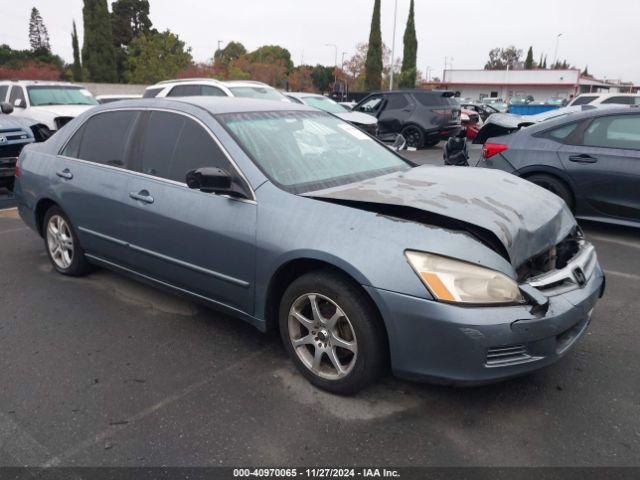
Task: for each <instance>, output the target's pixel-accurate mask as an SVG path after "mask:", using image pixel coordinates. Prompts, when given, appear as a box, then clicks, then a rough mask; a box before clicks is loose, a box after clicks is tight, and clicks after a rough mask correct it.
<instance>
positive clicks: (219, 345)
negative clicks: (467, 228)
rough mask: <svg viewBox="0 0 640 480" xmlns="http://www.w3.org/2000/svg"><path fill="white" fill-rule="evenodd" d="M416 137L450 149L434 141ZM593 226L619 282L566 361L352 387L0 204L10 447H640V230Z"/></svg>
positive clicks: (562, 457) (420, 461) (241, 452)
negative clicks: (315, 380)
mask: <svg viewBox="0 0 640 480" xmlns="http://www.w3.org/2000/svg"><path fill="white" fill-rule="evenodd" d="M408 155H410V156H411V157H412V158H414V159H415V160H417V161H418V162H419V163H433V164H438V165H439V164H442V152H441V150H440V149H438V148H436V149H432V150H428V151H426V152H418V153H415V152H409V153H408ZM472 157H473V154H472ZM3 201H5V203H4V205H5V206H6V205H9V203H8V202H9V201H8V200H6V199H5V200H3ZM0 208H1V206H0ZM583 227H584V228H585V230H586V232H587V235H588V237H589V238H590V239H591V241H592V242H593V243H594V244H595V245H596V247H597V249H598V255H599V258H600V262H601V264H602V265H603V267H604V269H605V271H606V273H607V292H606V295H605V297H604V298H603V299H602V300H601V301H600V303H599V304H598V306H597V308H596V311H595V313H594V317H593V323H592V325H591V327H590V330H589V331H588V333H587V334H586V335H585V337H584V338H583V339H582V340H581V341H580V342H579V343H578V344H577V346H576V347H575V348H574V349H573V350H572V351H571V352H570V353H569V354H568V355H567V356H566V357H565V358H564V359H563V360H562V361H560V362H559V363H557V364H555V365H553V366H551V367H549V368H547V369H545V370H542V371H540V372H537V373H535V374H532V375H530V376H527V377H524V378H519V379H515V380H511V381H508V382H504V383H500V384H496V385H491V386H485V387H479V388H451V387H439V386H431V385H424V384H414V383H408V382H404V381H400V380H396V379H394V378H392V377H390V376H387V377H385V378H384V379H383V380H382V381H381V382H380V383H379V384H377V385H376V386H374V387H371V388H370V389H368V390H366V391H364V392H362V393H361V394H359V395H358V396H356V397H353V398H342V397H336V396H332V395H329V394H326V393H324V392H321V391H319V390H316V389H314V388H313V387H312V386H311V385H310V384H308V383H307V382H306V381H305V380H304V379H303V378H302V377H301V376H300V375H299V374H298V373H297V372H296V371H295V370H294V368H293V366H292V364H291V363H290V362H289V361H288V359H287V358H286V357H285V353H284V350H283V348H282V347H281V345H280V341H279V338H278V336H277V335H276V334H275V333H270V334H267V335H264V334H261V333H259V332H258V331H257V330H255V329H253V328H252V327H251V326H249V325H247V324H244V323H242V322H240V321H237V320H234V319H232V318H229V317H226V316H224V315H220V314H218V313H216V312H213V311H210V310H207V309H205V308H202V307H199V306H196V305H194V304H191V303H189V302H186V301H184V300H182V299H180V298H177V297H173V296H171V295H168V294H165V293H163V292H159V291H157V290H154V289H151V288H148V287H146V286H143V285H141V284H138V283H135V282H133V281H131V280H128V279H126V278H124V277H121V276H119V275H117V274H114V273H110V272H107V271H104V270H98V271H97V272H95V273H93V274H92V275H90V276H88V277H86V278H83V279H72V278H66V277H62V276H60V275H58V274H56V273H54V272H53V270H52V268H51V266H50V264H49V261H48V259H47V257H46V254H45V251H44V247H43V242H42V240H41V239H40V238H39V237H38V236H37V235H36V234H34V233H33V232H32V231H30V230H28V229H27V228H26V227H25V226H24V225H23V223H22V222H21V221H20V220H19V219H18V218H17V216H16V213H15V210H4V211H0V245H1V246H2V248H0V259H1V260H0V266H1V267H2V275H1V276H0V299H1V301H0V365H1V366H2V368H0V385H1V386H2V388H0V465H5V466H6V465H25V464H29V465H47V466H78V465H80V466H95V465H101V466H158V465H167V466H196V465H197V466H203V465H207V466H210V465H235V466H238V465H263V466H267V465H298V466H300V465H323V466H328V465H334V466H335V465H345V466H346V465H394V466H413V465H420V466H422V465H429V466H449V465H455V466H470V465H483V466H485V465H486V466H516V465H518V466H520V465H526V466H542V465H544V466H602V465H606V466H628V465H639V464H640V349H639V348H638V338H640V322H639V321H638V313H637V312H638V311H640V287H639V285H640V231H638V230H633V229H626V228H620V227H611V226H606V225H599V224H592V223H585V224H584V225H583Z"/></svg>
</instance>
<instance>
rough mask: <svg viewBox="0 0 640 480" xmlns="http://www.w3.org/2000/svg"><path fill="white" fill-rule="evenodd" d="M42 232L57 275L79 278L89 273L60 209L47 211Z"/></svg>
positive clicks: (68, 222) (55, 207)
mask: <svg viewBox="0 0 640 480" xmlns="http://www.w3.org/2000/svg"><path fill="white" fill-rule="evenodd" d="M42 232H43V236H44V244H45V248H46V250H47V256H48V257H49V260H50V261H51V264H52V265H53V268H54V269H55V270H56V271H57V272H58V273H61V274H62V275H69V276H72V277H79V276H82V275H86V274H87V273H89V272H90V271H91V264H90V263H89V262H88V261H87V259H86V258H85V256H84V250H83V249H82V246H81V245H80V242H79V241H78V236H77V235H76V232H75V230H74V228H73V226H72V225H71V221H70V220H69V217H67V215H66V214H65V213H64V212H63V211H62V209H61V208H59V207H57V206H53V207H51V208H49V210H47V213H46V214H45V216H44V222H43V229H42Z"/></svg>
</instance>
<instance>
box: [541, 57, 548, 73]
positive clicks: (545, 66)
mask: <svg viewBox="0 0 640 480" xmlns="http://www.w3.org/2000/svg"><path fill="white" fill-rule="evenodd" d="M542 68H544V69H545V70H546V68H547V56H546V55H545V56H544V63H543V64H542Z"/></svg>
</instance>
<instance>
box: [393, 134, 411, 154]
mask: <svg viewBox="0 0 640 480" xmlns="http://www.w3.org/2000/svg"><path fill="white" fill-rule="evenodd" d="M405 148H407V139H406V138H404V135H398V136H397V137H396V140H395V142H393V145H391V150H394V151H396V152H399V151H400V150H404V149H405Z"/></svg>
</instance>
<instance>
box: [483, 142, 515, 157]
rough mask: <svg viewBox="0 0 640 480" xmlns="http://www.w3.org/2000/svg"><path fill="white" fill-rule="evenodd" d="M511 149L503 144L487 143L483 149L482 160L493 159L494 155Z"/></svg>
mask: <svg viewBox="0 0 640 480" xmlns="http://www.w3.org/2000/svg"><path fill="white" fill-rule="evenodd" d="M508 148H509V147H508V146H507V145H504V144H502V143H485V144H484V146H483V147H482V158H491V157H493V156H494V155H497V154H499V153H502V152H504V151H505V150H507V149H508Z"/></svg>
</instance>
